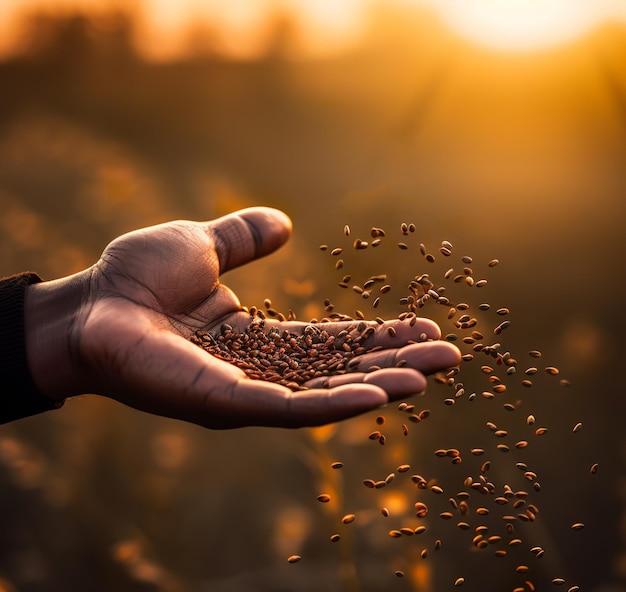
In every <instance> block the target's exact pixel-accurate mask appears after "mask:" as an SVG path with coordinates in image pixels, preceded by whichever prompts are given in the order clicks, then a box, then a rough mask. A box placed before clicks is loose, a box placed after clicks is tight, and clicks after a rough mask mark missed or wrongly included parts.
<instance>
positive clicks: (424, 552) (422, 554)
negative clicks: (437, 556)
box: [420, 549, 428, 559]
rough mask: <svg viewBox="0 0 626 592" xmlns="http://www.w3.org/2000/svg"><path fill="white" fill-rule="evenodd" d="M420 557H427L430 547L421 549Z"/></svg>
mask: <svg viewBox="0 0 626 592" xmlns="http://www.w3.org/2000/svg"><path fill="white" fill-rule="evenodd" d="M420 557H421V558H422V559H426V557H428V549H422V550H421V551H420Z"/></svg>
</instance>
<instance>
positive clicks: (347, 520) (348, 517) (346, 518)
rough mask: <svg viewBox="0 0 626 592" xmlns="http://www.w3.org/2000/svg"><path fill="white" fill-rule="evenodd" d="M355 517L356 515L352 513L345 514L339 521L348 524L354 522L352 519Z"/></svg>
mask: <svg viewBox="0 0 626 592" xmlns="http://www.w3.org/2000/svg"><path fill="white" fill-rule="evenodd" d="M355 518H356V516H355V515H354V514H346V515H345V516H344V517H343V518H342V519H341V521H342V522H343V523H344V524H350V522H354V519H355Z"/></svg>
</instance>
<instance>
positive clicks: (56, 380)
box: [24, 270, 90, 401]
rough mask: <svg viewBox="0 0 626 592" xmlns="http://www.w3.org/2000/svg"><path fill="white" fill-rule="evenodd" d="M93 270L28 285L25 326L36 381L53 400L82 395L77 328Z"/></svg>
mask: <svg viewBox="0 0 626 592" xmlns="http://www.w3.org/2000/svg"><path fill="white" fill-rule="evenodd" d="M89 274H90V271H89V270H87V271H83V272H80V273H77V274H75V275H72V276H69V277H66V278H62V279H58V280H53V281H49V282H41V283H37V284H32V285H30V286H28V288H27V290H26V298H25V304H24V315H25V316H24V326H25V341H26V352H27V360H28V366H29V368H30V372H31V375H32V378H33V382H34V383H35V384H36V386H37V388H38V389H39V391H40V392H41V394H42V395H44V396H45V397H47V398H48V399H50V400H52V401H62V400H63V399H64V398H66V397H68V396H71V395H77V394H82V393H83V392H84V391H83V388H82V385H83V384H84V376H83V374H84V370H83V369H82V368H81V365H80V356H79V354H78V350H79V336H78V330H77V327H78V325H79V319H80V315H81V314H83V313H84V312H85V311H84V302H85V301H86V300H87V294H86V291H87V290H88V285H89V282H88V278H89Z"/></svg>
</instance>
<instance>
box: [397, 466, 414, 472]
mask: <svg viewBox="0 0 626 592" xmlns="http://www.w3.org/2000/svg"><path fill="white" fill-rule="evenodd" d="M410 468H411V465H400V466H399V467H398V468H397V471H398V473H406V472H407V471H408V470H409V469H410Z"/></svg>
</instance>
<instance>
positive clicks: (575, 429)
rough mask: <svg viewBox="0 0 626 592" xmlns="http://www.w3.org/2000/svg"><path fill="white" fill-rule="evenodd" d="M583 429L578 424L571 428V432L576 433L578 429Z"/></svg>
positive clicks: (580, 424)
mask: <svg viewBox="0 0 626 592" xmlns="http://www.w3.org/2000/svg"><path fill="white" fill-rule="evenodd" d="M582 427H583V424H582V423H580V422H578V423H577V424H576V425H575V426H574V427H573V428H572V432H574V433H576V432H577V431H579V430H580V428H582Z"/></svg>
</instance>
